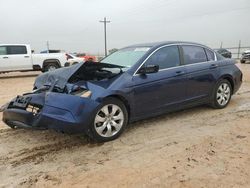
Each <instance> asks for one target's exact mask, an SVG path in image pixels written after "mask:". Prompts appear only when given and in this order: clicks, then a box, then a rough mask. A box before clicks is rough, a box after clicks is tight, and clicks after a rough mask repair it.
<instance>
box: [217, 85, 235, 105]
mask: <svg viewBox="0 0 250 188" xmlns="http://www.w3.org/2000/svg"><path fill="white" fill-rule="evenodd" d="M230 96H231V90H230V86H229V85H228V84H227V83H222V84H221V85H220V86H219V87H218V90H217V93H216V100H217V102H218V104H219V105H220V106H225V105H226V104H227V103H228V102H229V99H230Z"/></svg>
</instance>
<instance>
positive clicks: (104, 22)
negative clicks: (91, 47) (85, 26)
mask: <svg viewBox="0 0 250 188" xmlns="http://www.w3.org/2000/svg"><path fill="white" fill-rule="evenodd" d="M99 22H101V23H103V24H104V46H105V57H106V56H107V55H108V53H107V26H106V25H107V23H110V21H107V20H106V17H104V20H101V21H99Z"/></svg>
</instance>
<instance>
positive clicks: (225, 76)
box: [219, 74, 234, 91]
mask: <svg viewBox="0 0 250 188" xmlns="http://www.w3.org/2000/svg"><path fill="white" fill-rule="evenodd" d="M223 79H225V80H227V81H229V83H230V84H231V87H232V90H233V91H234V79H233V77H232V76H231V75H229V74H226V75H223V76H221V77H220V78H219V80H223Z"/></svg>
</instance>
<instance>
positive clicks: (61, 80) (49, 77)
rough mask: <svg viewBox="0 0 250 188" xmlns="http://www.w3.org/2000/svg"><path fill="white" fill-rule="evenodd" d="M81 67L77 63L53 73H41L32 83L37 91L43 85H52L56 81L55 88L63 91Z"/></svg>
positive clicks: (80, 64)
mask: <svg viewBox="0 0 250 188" xmlns="http://www.w3.org/2000/svg"><path fill="white" fill-rule="evenodd" d="M82 65H83V63H78V64H76V65H72V66H70V67H64V68H60V69H57V70H55V71H51V72H47V73H43V74H41V75H39V76H38V77H37V78H36V80H35V83H34V86H35V87H36V88H37V89H39V88H41V87H43V86H44V85H52V84H54V82H55V81H56V80H57V83H56V86H57V87H59V88H61V89H63V88H64V87H65V84H66V83H67V82H68V80H69V79H70V77H71V76H72V75H73V74H74V73H75V72H76V71H77V70H78V69H79V68H80V67H81V66H82Z"/></svg>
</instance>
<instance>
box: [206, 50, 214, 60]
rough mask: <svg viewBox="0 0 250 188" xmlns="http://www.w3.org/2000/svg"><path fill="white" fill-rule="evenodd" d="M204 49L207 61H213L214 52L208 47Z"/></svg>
mask: <svg viewBox="0 0 250 188" xmlns="http://www.w3.org/2000/svg"><path fill="white" fill-rule="evenodd" d="M205 51H206V54H207V59H208V61H214V60H215V56H214V52H213V51H211V50H208V49H205Z"/></svg>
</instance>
